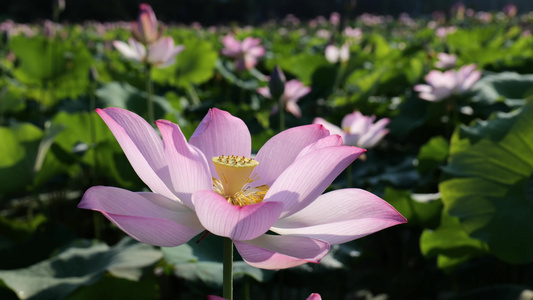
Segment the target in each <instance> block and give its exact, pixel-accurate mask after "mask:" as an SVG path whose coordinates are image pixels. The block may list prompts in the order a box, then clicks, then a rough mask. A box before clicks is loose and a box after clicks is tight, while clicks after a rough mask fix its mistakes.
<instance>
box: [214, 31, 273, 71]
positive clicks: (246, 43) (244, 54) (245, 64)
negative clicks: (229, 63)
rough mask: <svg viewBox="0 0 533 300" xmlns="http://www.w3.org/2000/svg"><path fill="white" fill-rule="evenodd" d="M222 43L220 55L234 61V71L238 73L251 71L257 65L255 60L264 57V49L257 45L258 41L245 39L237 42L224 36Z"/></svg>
mask: <svg viewBox="0 0 533 300" xmlns="http://www.w3.org/2000/svg"><path fill="white" fill-rule="evenodd" d="M222 43H223V44H224V49H222V54H224V55H226V56H228V57H231V58H233V59H235V69H237V70H239V71H244V70H250V69H252V68H253V67H255V66H256V65H257V58H259V57H261V56H263V55H265V48H263V46H260V45H259V44H260V43H261V40H260V39H255V38H252V37H247V38H245V39H244V40H243V41H242V42H239V41H238V40H236V39H235V37H234V36H233V35H226V36H225V37H224V39H222Z"/></svg>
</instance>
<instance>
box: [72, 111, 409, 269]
mask: <svg viewBox="0 0 533 300" xmlns="http://www.w3.org/2000/svg"><path fill="white" fill-rule="evenodd" d="M97 113H98V114H99V115H100V117H102V119H103V120H104V122H105V123H106V124H107V126H108V127H109V128H110V130H111V131H112V132H113V134H114V135H115V138H116V139H117V141H118V143H119V145H120V146H121V147H122V149H123V151H124V153H125V154H126V157H127V158H128V160H129V161H130V163H131V165H132V167H133V169H134V170H135V172H136V173H137V175H139V177H140V178H141V179H142V180H143V181H144V183H145V184H146V185H147V186H148V188H149V189H150V190H151V192H131V191H128V190H124V189H120V188H115V187H108V186H95V187H91V188H90V189H88V190H87V191H86V192H85V194H84V195H83V197H82V200H81V202H80V204H79V205H78V207H80V208H84V209H91V210H95V211H99V212H101V213H102V214H103V215H104V216H105V217H106V218H108V219H109V220H110V221H111V222H113V223H114V224H115V225H117V227H118V228H120V229H121V230H123V231H124V232H126V233H127V234H129V235H130V236H132V237H133V238H135V239H136V240H138V241H141V242H143V243H147V244H151V245H156V246H162V247H174V246H178V245H182V244H184V243H186V242H188V241H189V240H191V239H192V238H193V237H195V236H196V235H198V234H199V233H201V232H203V231H205V230H207V231H208V232H210V233H212V234H215V235H218V236H222V237H228V238H230V239H232V240H233V242H234V244H235V246H236V248H237V251H238V252H239V253H240V255H241V257H242V258H243V259H244V260H245V261H246V262H247V263H248V264H250V265H252V266H254V267H258V268H263V269H282V268H290V267H294V266H297V265H301V264H304V263H307V262H314V263H317V262H319V261H320V259H321V258H322V257H324V255H325V254H326V253H327V252H328V251H329V249H330V245H335V244H341V243H345V242H348V241H351V240H354V239H357V238H360V237H363V236H366V235H368V234H371V233H374V232H376V231H379V230H382V229H384V228H387V227H390V226H394V225H397V224H400V223H405V222H406V220H405V218H404V217H403V216H401V215H400V214H399V213H398V212H397V211H396V210H395V209H394V208H393V207H392V206H391V205H389V204H388V203H387V202H385V201H383V200H382V199H380V198H379V197H377V196H375V195H373V194H372V193H369V192H367V191H364V190H360V189H340V190H335V191H332V192H329V193H326V194H323V195H321V194H322V193H323V192H324V191H325V190H326V188H327V187H328V186H329V185H330V184H331V183H332V182H333V180H334V179H335V178H336V177H337V176H338V175H339V174H340V173H341V172H342V171H343V170H344V169H345V168H346V167H347V166H348V165H349V164H351V163H352V162H353V161H354V160H355V159H356V158H357V157H359V156H360V155H361V154H362V153H363V152H364V149H360V148H357V147H350V146H342V139H341V138H340V137H339V136H337V135H333V136H330V134H329V132H328V131H327V130H326V129H325V128H324V127H323V126H320V125H307V126H300V127H294V128H291V129H288V130H285V131H283V132H281V133H279V134H278V135H276V136H274V137H273V138H271V139H270V140H269V141H267V142H266V143H265V144H264V145H263V147H262V148H261V149H260V150H259V152H258V153H257V155H256V156H255V158H253V159H252V158H251V155H252V153H251V149H252V148H251V136H250V132H249V131H248V128H247V127H246V125H245V123H244V122H243V121H242V120H241V119H239V118H236V117H233V116H232V115H230V114H229V113H228V112H225V111H222V110H218V109H215V108H213V109H211V110H209V112H208V114H207V115H206V117H205V118H204V119H203V120H202V122H201V123H200V125H199V126H198V128H197V129H196V131H195V132H194V133H193V135H192V137H191V138H190V140H189V142H187V140H186V138H185V136H184V135H183V133H182V131H181V129H180V127H179V126H178V125H176V124H174V123H172V122H170V121H166V120H159V121H157V122H156V124H157V126H158V129H159V132H160V134H161V137H162V140H161V138H160V136H159V133H158V131H156V130H155V129H154V128H152V126H151V125H150V124H148V122H146V121H145V120H144V119H143V118H141V117H140V116H138V115H136V114H134V113H132V112H129V111H127V110H124V109H120V108H105V109H97ZM269 230H271V231H272V232H274V233H276V234H277V235H274V234H267V231H269Z"/></svg>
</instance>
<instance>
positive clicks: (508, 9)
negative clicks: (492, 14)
mask: <svg viewBox="0 0 533 300" xmlns="http://www.w3.org/2000/svg"><path fill="white" fill-rule="evenodd" d="M502 12H503V13H504V14H505V15H506V16H508V17H509V18H514V17H515V16H516V13H517V12H518V8H516V5H514V4H512V3H508V4H507V5H505V6H504V7H503V9H502Z"/></svg>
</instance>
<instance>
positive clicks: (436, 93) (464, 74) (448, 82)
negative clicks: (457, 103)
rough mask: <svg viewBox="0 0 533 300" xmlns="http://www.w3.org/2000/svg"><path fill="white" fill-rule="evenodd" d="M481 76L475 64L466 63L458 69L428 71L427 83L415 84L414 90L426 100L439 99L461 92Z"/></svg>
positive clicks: (435, 100)
mask: <svg viewBox="0 0 533 300" xmlns="http://www.w3.org/2000/svg"><path fill="white" fill-rule="evenodd" d="M480 77H481V72H480V71H477V70H476V65H475V64H471V65H466V66H463V67H461V68H460V69H459V70H458V71H455V70H448V71H446V72H441V71H437V70H433V71H430V72H429V73H428V75H426V78H425V79H426V82H427V83H428V84H418V85H415V87H414V90H415V91H417V92H419V93H420V94H418V97H419V98H420V99H424V100H427V101H434V102H437V101H441V100H443V99H446V98H448V97H450V96H451V95H454V94H461V93H464V92H465V91H467V90H469V89H470V88H471V87H472V85H474V83H476V81H478V80H479V78H480Z"/></svg>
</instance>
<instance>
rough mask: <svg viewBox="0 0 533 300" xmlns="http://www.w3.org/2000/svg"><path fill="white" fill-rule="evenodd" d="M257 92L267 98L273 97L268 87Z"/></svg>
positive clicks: (258, 89)
mask: <svg viewBox="0 0 533 300" xmlns="http://www.w3.org/2000/svg"><path fill="white" fill-rule="evenodd" d="M257 92H258V93H259V94H260V95H262V96H263V97H265V98H268V99H270V98H272V96H271V95H270V89H269V88H268V87H260V88H257Z"/></svg>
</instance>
